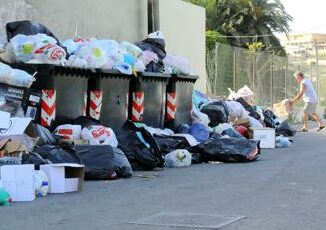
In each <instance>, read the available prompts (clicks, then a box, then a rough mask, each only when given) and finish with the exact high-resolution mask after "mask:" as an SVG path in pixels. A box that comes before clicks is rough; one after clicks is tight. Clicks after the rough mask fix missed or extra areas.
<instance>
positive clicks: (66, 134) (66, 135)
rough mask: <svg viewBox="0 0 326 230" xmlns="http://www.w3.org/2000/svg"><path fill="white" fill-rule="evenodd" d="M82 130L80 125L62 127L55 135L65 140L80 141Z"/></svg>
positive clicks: (58, 128) (57, 129)
mask: <svg viewBox="0 0 326 230" xmlns="http://www.w3.org/2000/svg"><path fill="white" fill-rule="evenodd" d="M81 131H82V128H81V126H80V125H60V126H58V127H57V128H56V129H55V131H54V134H55V135H56V136H57V137H60V138H63V139H65V140H80V139H81Z"/></svg>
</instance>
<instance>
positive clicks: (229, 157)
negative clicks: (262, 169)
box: [192, 135, 260, 163]
mask: <svg viewBox="0 0 326 230" xmlns="http://www.w3.org/2000/svg"><path fill="white" fill-rule="evenodd" d="M192 152H199V153H200V154H201V161H203V162H208V161H220V162H225V163H241V162H250V161H254V160H256V159H257V158H258V157H259V156H260V147H259V143H258V142H256V141H253V140H246V139H243V138H221V137H220V136H219V135H212V136H211V137H210V138H209V139H208V140H207V141H206V142H204V143H201V144H199V145H197V146H195V147H194V148H193V150H192Z"/></svg>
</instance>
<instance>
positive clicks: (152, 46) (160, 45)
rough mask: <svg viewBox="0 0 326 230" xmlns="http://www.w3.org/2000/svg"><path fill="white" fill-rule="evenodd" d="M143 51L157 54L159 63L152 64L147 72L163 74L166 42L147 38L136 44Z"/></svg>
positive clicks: (147, 68) (147, 67)
mask: <svg viewBox="0 0 326 230" xmlns="http://www.w3.org/2000/svg"><path fill="white" fill-rule="evenodd" d="M135 45H136V46H138V47H139V48H140V49H142V50H143V51H145V50H149V51H152V52H154V53H156V54H157V56H158V62H157V63H155V62H151V63H149V64H148V65H147V66H146V72H157V73H162V72H163V71H164V63H163V59H164V58H165V57H166V51H165V41H164V39H160V38H147V39H145V40H143V41H141V42H137V43H135Z"/></svg>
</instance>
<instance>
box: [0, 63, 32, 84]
mask: <svg viewBox="0 0 326 230" xmlns="http://www.w3.org/2000/svg"><path fill="white" fill-rule="evenodd" d="M34 81H35V78H34V77H33V76H32V75H30V74H28V73H27V72H25V71H23V70H19V69H13V68H11V67H10V66H9V65H6V64H3V63H1V62H0V83H4V84H8V85H12V86H18V87H25V88H29V87H31V85H32V84H33V82H34Z"/></svg>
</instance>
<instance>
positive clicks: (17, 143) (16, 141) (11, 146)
mask: <svg viewBox="0 0 326 230" xmlns="http://www.w3.org/2000/svg"><path fill="white" fill-rule="evenodd" d="M37 142H38V138H32V137H29V136H27V135H26V134H23V135H17V136H9V137H1V136H0V156H1V155H3V156H4V155H10V156H18V155H19V154H20V153H29V152H31V151H33V149H34V147H35V145H36V144H37Z"/></svg>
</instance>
